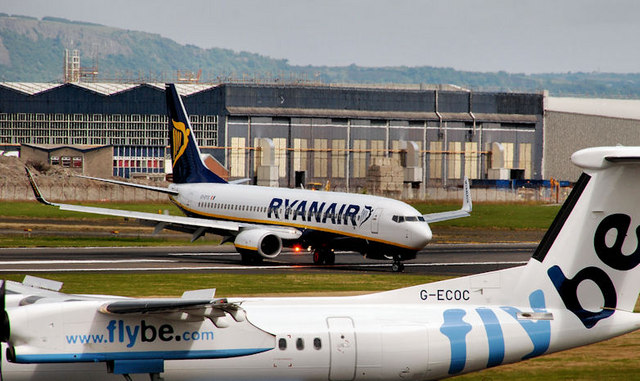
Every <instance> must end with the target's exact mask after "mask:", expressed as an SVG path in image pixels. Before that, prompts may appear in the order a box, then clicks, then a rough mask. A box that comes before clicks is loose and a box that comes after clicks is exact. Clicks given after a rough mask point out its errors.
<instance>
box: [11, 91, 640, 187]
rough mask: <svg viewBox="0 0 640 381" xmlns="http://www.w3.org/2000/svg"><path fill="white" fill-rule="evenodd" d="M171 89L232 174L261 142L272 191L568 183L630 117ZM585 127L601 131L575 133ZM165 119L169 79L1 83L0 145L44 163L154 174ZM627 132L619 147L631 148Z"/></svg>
mask: <svg viewBox="0 0 640 381" xmlns="http://www.w3.org/2000/svg"><path fill="white" fill-rule="evenodd" d="M178 90H179V92H180V94H181V95H182V96H183V101H184V103H185V107H186V109H187V111H188V113H189V114H190V118H191V123H192V126H193V128H194V133H195V135H196V137H197V139H198V142H199V144H200V146H201V149H202V151H203V153H209V154H211V155H212V156H213V157H215V158H216V159H217V160H218V161H219V162H220V163H221V164H222V165H223V166H225V167H226V168H228V170H229V176H230V178H231V179H239V178H247V177H248V178H255V177H256V176H257V174H258V172H259V169H260V166H262V165H263V164H264V163H262V161H263V160H264V159H261V157H264V156H262V153H261V150H259V149H256V148H257V147H258V146H260V144H261V143H260V139H261V138H269V139H271V142H272V143H273V148H274V151H273V162H272V164H274V166H275V174H276V183H277V185H279V186H296V185H297V184H296V183H297V182H299V181H300V180H301V179H300V177H302V178H303V180H302V182H306V183H322V184H324V183H325V182H326V181H327V179H330V186H331V189H334V190H346V191H369V192H372V183H371V180H372V178H373V177H375V176H376V175H379V174H380V172H381V171H380V168H381V167H383V169H384V167H385V166H389V167H391V168H392V169H393V170H392V171H391V172H393V173H396V172H398V173H400V175H399V176H396V177H395V178H393V181H396V180H397V181H398V182H400V183H401V184H404V186H405V187H406V186H409V187H412V188H414V189H418V190H419V191H418V192H416V193H413V195H414V196H416V197H420V195H422V196H424V194H425V192H424V190H425V188H426V187H442V186H456V185H459V184H460V182H461V179H462V178H463V177H464V176H468V177H470V178H471V179H487V178H488V177H490V176H491V174H490V172H491V170H492V169H498V167H500V168H502V167H504V168H502V169H507V171H506V172H501V173H506V176H508V177H514V176H516V177H519V178H524V179H533V180H541V179H545V178H549V177H550V176H553V177H555V178H557V179H561V180H570V181H574V180H575V179H577V175H576V174H574V173H573V172H571V170H572V168H571V165H570V164H569V160H568V157H569V156H570V153H571V152H569V153H567V152H566V151H567V149H569V150H573V146H580V147H576V148H582V146H589V145H602V144H603V142H604V141H606V139H605V140H602V139H600V135H604V136H606V137H609V138H614V137H615V136H622V135H620V134H618V133H617V131H618V130H621V131H628V130H629V128H631V130H629V131H632V130H633V129H634V128H633V126H632V127H629V126H628V124H629V123H631V124H632V125H634V126H635V125H637V124H638V123H639V122H635V124H634V122H629V121H628V120H626V119H624V118H622V119H621V118H611V117H608V116H597V117H595V116H586V115H582V114H575V113H573V112H572V111H567V110H564V109H563V108H562V107H559V108H558V107H556V108H555V109H553V110H545V108H546V107H547V106H548V105H549V104H554V102H553V99H554V98H549V97H547V96H546V95H545V94H544V93H499V92H475V91H467V90H464V89H460V88H457V87H453V86H425V85H389V86H387V85H382V86H375V85H348V86H336V85H310V84H256V83H246V84H241V83H224V84H216V85H214V84H179V85H178ZM546 105H547V106H546ZM567 118H569V119H567ZM582 118H587V119H588V118H592V119H590V120H593V122H590V123H584V121H583V120H582ZM593 118H597V119H593ZM601 118H605V120H604V121H603V119H601ZM639 119H640V118H639ZM587 124H588V125H590V126H591V125H592V126H594V127H593V129H595V130H598V126H600V125H603V126H606V132H605V131H603V128H600V133H599V134H592V133H591V132H592V131H591V129H588V128H587V129H583V130H582V132H581V133H579V134H575V135H579V136H575V135H574V133H575V132H574V131H575V128H576V126H577V125H579V126H585V125H587ZM166 125H167V117H166V106H165V99H164V84H153V83H145V84H114V83H97V82H91V83H83V82H78V83H66V84H50V83H49V84H42V83H18V82H2V83H0V150H3V151H11V150H19V149H20V146H21V145H23V146H29V147H30V148H31V150H32V151H33V150H40V151H42V150H45V151H47V152H49V153H50V154H49V161H50V162H51V161H53V162H54V164H56V163H58V164H60V165H62V164H63V162H64V163H71V166H72V167H75V168H76V169H77V170H79V171H81V172H83V173H85V174H88V175H101V176H105V175H109V174H110V175H114V176H121V177H127V178H129V177H136V176H145V177H154V176H157V177H158V178H163V177H164V173H165V159H166V157H167V156H168V149H167V145H168V140H167V127H166ZM592 135H593V136H594V137H595V136H597V138H596V139H592V138H591V136H592ZM630 135H632V134H630V133H627V134H626V135H624V136H625V137H626V136H628V138H625V139H624V140H623V142H624V143H626V144H633V143H635V144H640V142H639V141H638V140H640V138H634V137H633V136H630ZM636 135H638V134H636ZM609 140H611V139H609ZM407 142H411V143H409V144H410V145H411V147H414V148H415V154H416V155H415V157H413V159H411V158H407V153H408V152H409V153H411V152H413V151H411V150H410V149H409V148H407V147H408V145H407ZM494 143H500V145H499V147H498V146H496V144H494ZM612 143H614V144H615V143H618V141H612ZM69 147H71V148H75V149H76V150H77V152H79V153H78V155H79V156H80V157H82V155H83V154H85V153H86V152H94V151H95V152H100V151H104V150H109V151H110V152H112V164H113V165H112V167H111V173H108V174H104V173H99V174H96V173H95V172H91V168H89V167H90V166H91V165H90V163H91V161H86V162H84V161H82V159H78V158H76V157H59V156H55V152H56V150H57V149H63V148H69ZM96 147H97V148H101V149H95V148H96ZM496 147H498V148H499V150H497V148H496ZM51 152H54V154H51ZM572 152H573V151H572ZM497 156H500V157H501V160H495V158H496V157H497ZM63 159H64V160H63ZM496 163H498V164H496ZM565 163H566V164H565ZM403 166H404V167H405V168H402V167H403ZM102 167H104V168H108V166H106V167H105V166H102ZM376 168H377V169H378V171H372V169H376ZM272 169H273V168H272ZM511 169H514V170H515V171H510V170H511ZM103 172H104V171H103ZM271 172H274V171H273V170H272V171H271ZM565 173H566V174H565ZM300 175H302V176H300ZM296 180H298V181H296ZM386 180H387V181H389V179H386ZM372 193H373V192H372Z"/></svg>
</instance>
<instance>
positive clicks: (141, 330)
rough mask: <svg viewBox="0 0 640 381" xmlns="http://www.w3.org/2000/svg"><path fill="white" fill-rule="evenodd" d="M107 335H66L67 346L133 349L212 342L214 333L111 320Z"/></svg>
mask: <svg viewBox="0 0 640 381" xmlns="http://www.w3.org/2000/svg"><path fill="white" fill-rule="evenodd" d="M106 329H107V331H106V333H105V334H82V335H66V336H65V338H66V340H67V344H111V343H123V344H126V346H127V348H133V347H134V346H135V345H136V344H138V343H152V342H155V341H161V342H168V341H212V340H213V332H212V331H182V332H176V330H175V328H173V326H172V325H171V324H162V325H161V326H159V327H157V326H155V325H153V324H147V322H145V321H144V320H142V321H141V322H140V324H136V325H129V324H125V322H124V321H123V320H117V321H116V320H111V321H109V324H107V328H106Z"/></svg>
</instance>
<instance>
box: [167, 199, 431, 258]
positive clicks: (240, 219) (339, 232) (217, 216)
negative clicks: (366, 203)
mask: <svg viewBox="0 0 640 381" xmlns="http://www.w3.org/2000/svg"><path fill="white" fill-rule="evenodd" d="M169 198H170V199H171V201H173V202H174V203H175V204H176V205H177V206H178V207H180V208H181V209H183V210H187V211H189V212H191V213H193V214H195V215H196V216H198V217H204V218H209V219H214V220H226V221H233V222H250V223H255V224H263V225H276V226H286V227H292V228H297V229H309V230H318V231H321V232H325V233H333V234H337V235H343V236H348V237H353V238H359V239H363V240H368V241H375V242H379V243H384V244H385V245H390V246H395V247H400V248H403V249H408V250H420V249H422V247H419V248H415V247H411V246H407V245H402V244H399V243H397V242H390V241H386V240H383V239H379V238H375V237H371V236H366V235H361V234H354V233H348V232H345V231H342V230H334V229H328V228H322V227H317V226H312V225H304V224H298V223H283V222H280V221H270V220H258V219H253V218H244V217H235V216H234V217H231V216H224V215H220V214H212V213H206V212H201V211H199V210H195V209H191V208H189V207H187V206H185V205H183V204H181V203H180V202H178V201H177V200H176V199H175V198H174V197H173V196H169Z"/></svg>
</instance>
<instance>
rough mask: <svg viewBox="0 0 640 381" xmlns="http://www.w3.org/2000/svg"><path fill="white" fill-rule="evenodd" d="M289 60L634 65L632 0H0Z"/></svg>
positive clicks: (639, 35) (619, 68) (637, 12)
mask: <svg viewBox="0 0 640 381" xmlns="http://www.w3.org/2000/svg"><path fill="white" fill-rule="evenodd" d="M0 12H4V13H9V14H20V15H27V16H34V17H38V18H42V17H44V16H55V17H64V18H67V19H70V20H77V21H88V22H94V23H99V24H103V25H108V26H113V27H118V28H124V29H129V30H136V31H145V32H151V33H158V34H160V35H162V36H164V37H168V38H171V39H173V40H175V41H177V42H179V43H181V44H193V45H196V46H199V47H202V48H212V47H221V48H229V49H232V50H235V51H248V52H252V53H259V54H263V55H266V56H269V57H272V58H285V59H288V60H289V62H290V63H291V64H296V65H329V66H337V65H350V64H356V65H360V66H400V65H404V66H426V65H428V66H438V67H453V68H455V69H458V70H471V71H498V70H504V71H507V72H512V73H522V72H524V73H540V72H567V71H574V72H575V71H587V72H591V71H601V72H621V73H624V72H633V73H638V72H640V59H639V58H640V57H639V56H640V49H639V45H640V43H639V41H640V21H638V17H640V1H637V0H606V1H605V0H600V1H596V0H529V1H527V0H486V1H484V0H423V1H418V0H229V1H220V0H179V1H177V0H172V1H166V0H3V1H1V2H0Z"/></svg>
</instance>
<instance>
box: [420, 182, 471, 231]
mask: <svg viewBox="0 0 640 381" xmlns="http://www.w3.org/2000/svg"><path fill="white" fill-rule="evenodd" d="M463 193H464V197H463V201H462V208H461V209H459V210H452V211H449V212H440V213H429V214H424V215H423V217H424V219H425V221H427V222H428V223H433V222H440V221H447V220H453V219H456V218H461V217H469V216H470V215H471V210H472V203H471V188H470V187H469V179H468V178H467V177H466V176H465V178H464V186H463Z"/></svg>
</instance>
